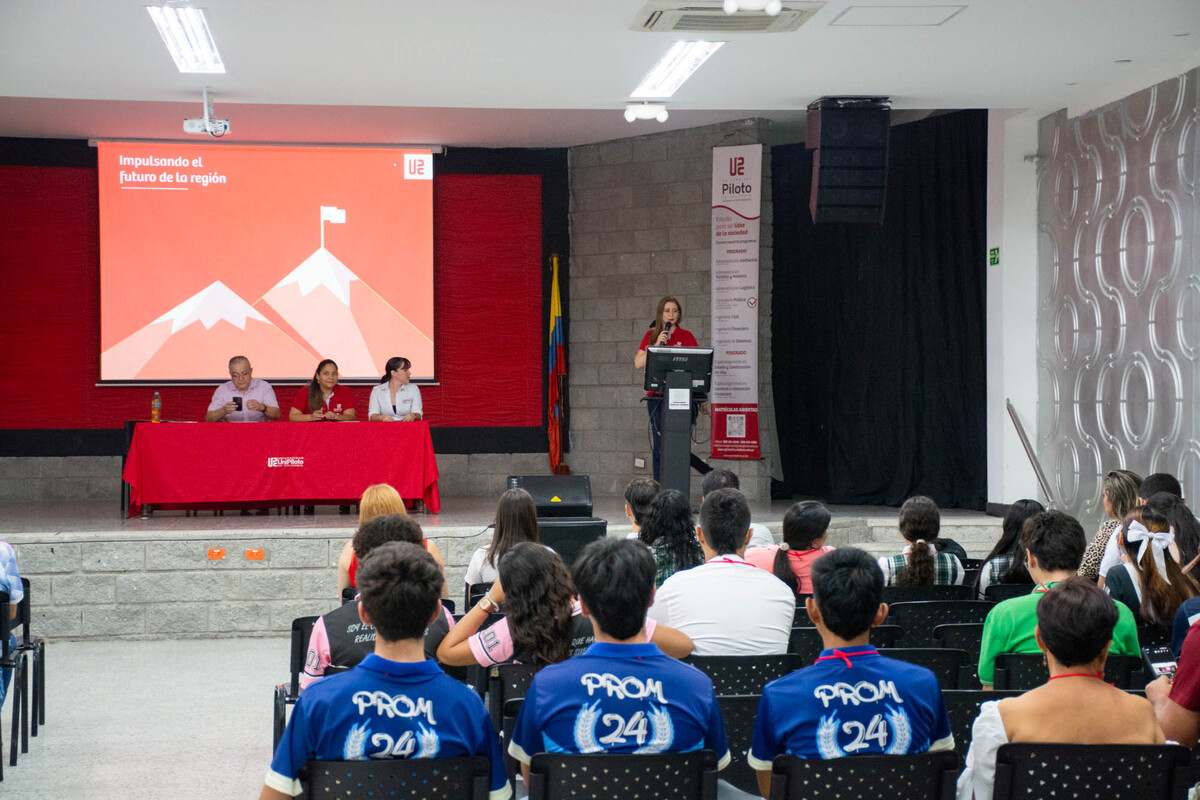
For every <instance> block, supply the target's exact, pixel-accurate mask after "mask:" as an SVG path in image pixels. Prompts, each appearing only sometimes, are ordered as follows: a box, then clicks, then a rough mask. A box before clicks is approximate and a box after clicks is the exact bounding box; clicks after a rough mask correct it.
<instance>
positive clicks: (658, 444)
mask: <svg viewBox="0 0 1200 800" xmlns="http://www.w3.org/2000/svg"><path fill="white" fill-rule="evenodd" d="M682 321H683V306H681V305H680V304H679V300H677V299H676V298H674V297H671V296H670V295H668V296H667V297H664V298H663V299H661V300H659V301H658V310H657V311H656V312H655V314H654V322H653V323H651V325H650V327H649V329H647V331H646V333H645V335H644V336H642V342H641V344H639V345H638V350H637V354H636V355H634V357H633V366H635V367H636V368H638V369H641V370H644V369H645V368H646V348H647V347H698V346H699V345H698V344H697V343H696V337H695V336H693V335H692V332H691V331H689V330H688V329H687V328H683V327H680V325H679V323H680V322H682ZM698 411H699V407H698V406H697V405H696V404H695V403H692V425H693V426H695V424H696V414H697V412H698ZM646 412H647V414H648V415H649V416H650V454H651V461H652V462H653V464H654V480H656V481H657V480H660V471H659V460H660V456H661V454H662V393H661V392H646ZM692 468H693V469H695V470H696V471H697V472H699V473H700V474H701V475H704V474H706V473H708V472H711V471H712V467H710V466H709V465H708V464H706V463H705V462H704V461H703V460H702V459H701V458H700V457H699V456H697V455H696V454H695V453H692Z"/></svg>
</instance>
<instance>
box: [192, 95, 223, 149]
mask: <svg viewBox="0 0 1200 800" xmlns="http://www.w3.org/2000/svg"><path fill="white" fill-rule="evenodd" d="M183 132H184V133H191V134H195V135H197V136H203V135H204V134H206V133H207V134H208V135H209V136H212V137H213V138H218V139H219V138H220V137H222V136H224V135H225V134H227V133H229V120H227V119H217V118H216V117H215V116H213V107H212V99H211V98H210V97H209V96H208V89H207V88H206V89H205V90H204V116H203V117H193V118H192V119H185V120H184V121H183Z"/></svg>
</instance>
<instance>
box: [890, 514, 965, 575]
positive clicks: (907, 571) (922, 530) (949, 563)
mask: <svg viewBox="0 0 1200 800" xmlns="http://www.w3.org/2000/svg"><path fill="white" fill-rule="evenodd" d="M899 523H900V535H901V536H902V537H904V541H906V542H908V545H907V546H906V547H905V548H904V552H902V553H900V554H899V555H895V556H884V557H883V558H881V559H879V568H880V569H882V570H883V579H884V585H885V586H934V585H945V584H954V585H959V584H961V583H962V582H963V565H962V562H961V561H959V559H958V556H956V555H954V554H953V553H951V552H948V551H946V552H939V551H938V547H937V540H938V531H939V529H940V528H941V512H940V511H939V510H938V507H937V503H935V502H933V500H931V499H930V498H928V497H925V496H923V495H917V496H915V497H910V498H908V499H907V500H905V501H904V505H902V506H900V519H899Z"/></svg>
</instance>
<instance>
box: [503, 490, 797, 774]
mask: <svg viewBox="0 0 1200 800" xmlns="http://www.w3.org/2000/svg"><path fill="white" fill-rule="evenodd" d="M724 491H728V490H724ZM747 527H748V526H747ZM756 571H757V570H756ZM654 573H655V563H654V559H653V557H652V556H651V555H650V553H649V552H647V551H646V549H645V548H644V547H642V546H641V545H639V544H637V543H635V542H631V541H628V540H624V539H600V540H599V541H595V542H592V543H591V544H589V545H588V546H587V547H585V548H584V550H583V552H582V553H581V554H580V556H579V558H578V560H576V562H575V570H574V576H575V585H576V586H577V587H578V589H579V595H580V600H581V602H582V605H583V613H584V614H585V615H587V617H588V618H589V619H590V620H591V622H592V627H593V629H594V635H595V643H594V644H592V645H591V646H590V647H588V649H587V650H586V651H585V652H584V653H583V654H581V655H578V656H576V657H574V658H572V659H570V660H568V661H565V662H563V663H561V664H556V665H553V666H549V667H546V668H545V669H543V670H541V671H540V672H538V674H537V675H536V676H535V677H534V679H533V683H532V685H531V686H530V687H529V691H528V692H527V693H526V695H525V702H524V704H523V705H522V707H521V713H520V716H518V717H517V723H516V728H515V730H514V731H513V736H512V742H511V743H510V744H509V748H508V752H509V755H511V756H512V757H513V758H515V759H516V760H517V761H518V762H519V763H520V764H521V772H522V774H523V776H524V778H525V781H526V783H528V781H529V764H530V761H531V760H532V757H533V756H534V755H536V754H538V753H542V752H546V751H548V750H549V751H552V752H557V753H664V752H688V751H692V750H700V749H707V750H712V751H713V752H715V753H716V754H717V759H718V764H717V767H718V769H723V768H724V767H725V766H726V765H728V764H729V761H730V758H731V757H730V753H729V747H728V745H727V744H726V741H725V728H724V725H723V724H722V722H721V713H720V710H719V708H718V706H717V701H716V697H715V696H714V694H713V684H712V680H711V679H709V677H708V676H707V675H705V674H704V673H702V672H701V671H700V670H698V669H696V668H695V667H692V666H689V665H687V664H682V663H680V662H678V661H676V660H675V659H673V658H670V657H668V656H667V655H665V654H664V653H663V652H662V651H661V650H660V649H659V648H658V647H656V646H655V645H654V644H647V643H646V630H645V624H646V619H647V617H646V609H647V607H648V606H649V605H650V601H651V599H652V598H653V597H654ZM684 574H686V573H684ZM765 577H770V576H765ZM775 583H776V584H778V581H775ZM714 596H715V597H720V595H714ZM721 789H722V792H721V794H720V795H719V796H746V795H744V794H742V793H740V792H737V791H736V790H732V787H729V786H727V785H722V787H721Z"/></svg>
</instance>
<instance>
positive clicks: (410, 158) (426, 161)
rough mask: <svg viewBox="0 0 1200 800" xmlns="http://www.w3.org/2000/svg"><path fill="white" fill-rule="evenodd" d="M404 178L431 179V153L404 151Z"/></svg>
mask: <svg viewBox="0 0 1200 800" xmlns="http://www.w3.org/2000/svg"><path fill="white" fill-rule="evenodd" d="M404 180H406V181H431V180H433V155H432V154H430V153H405V154H404Z"/></svg>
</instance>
